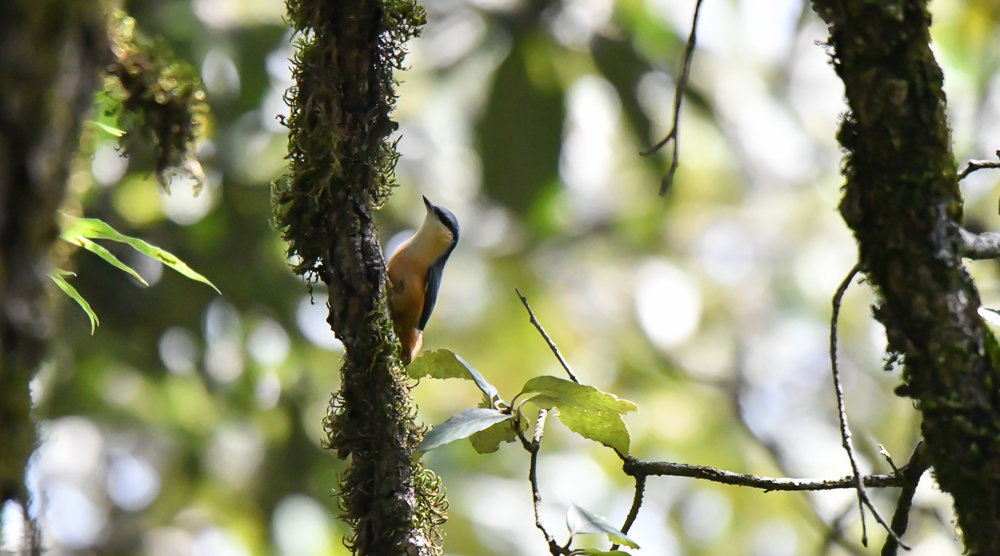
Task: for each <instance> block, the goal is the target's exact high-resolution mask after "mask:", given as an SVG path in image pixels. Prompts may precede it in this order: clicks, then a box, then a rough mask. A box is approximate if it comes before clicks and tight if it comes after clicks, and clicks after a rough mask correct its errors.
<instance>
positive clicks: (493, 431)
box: [469, 415, 528, 454]
mask: <svg viewBox="0 0 1000 556" xmlns="http://www.w3.org/2000/svg"><path fill="white" fill-rule="evenodd" d="M527 428H528V420H527V419H525V418H524V415H521V430H526V429H527ZM516 440H517V433H516V432H514V420H513V419H510V420H508V421H501V422H499V423H496V424H494V425H491V426H490V428H488V429H485V430H481V431H479V432H477V433H475V434H473V435H472V436H470V437H469V442H471V443H472V447H473V448H474V449H475V450H476V452H478V453H480V454H492V453H493V452H496V451H497V450H499V449H500V443H501V442H514V441H516Z"/></svg>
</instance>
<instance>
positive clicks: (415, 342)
mask: <svg viewBox="0 0 1000 556" xmlns="http://www.w3.org/2000/svg"><path fill="white" fill-rule="evenodd" d="M412 263H413V261H411V260H410V258H409V256H408V254H407V253H406V250H405V249H402V248H401V249H400V250H399V251H397V252H396V255H395V256H394V257H393V258H392V260H390V261H389V268H388V269H387V270H388V275H389V314H390V315H391V316H392V323H393V331H394V332H395V333H396V337H397V338H399V341H400V343H401V344H402V345H403V350H402V358H403V364H404V365H407V364H409V363H410V360H411V359H412V358H413V357H414V356H415V355H416V354H417V352H419V351H420V345H421V344H422V343H423V333H422V332H421V331H420V330H417V324H418V323H419V322H420V314H421V313H422V312H423V310H424V288H426V283H425V282H426V279H427V276H426V267H423V266H422V265H414V264H412ZM419 268H423V269H424V272H423V273H420V272H414V271H415V270H417V269H419Z"/></svg>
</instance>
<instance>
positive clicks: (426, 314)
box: [417, 249, 451, 330]
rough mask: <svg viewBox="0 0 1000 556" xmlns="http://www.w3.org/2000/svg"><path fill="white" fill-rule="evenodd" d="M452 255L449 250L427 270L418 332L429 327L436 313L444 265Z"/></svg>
mask: <svg viewBox="0 0 1000 556" xmlns="http://www.w3.org/2000/svg"><path fill="white" fill-rule="evenodd" d="M449 255H451V249H449V250H448V251H447V252H446V253H445V254H444V255H441V256H440V257H438V259H437V260H436V261H434V263H433V264H431V266H430V268H428V269H427V285H426V286H425V287H424V310H423V311H422V312H421V313H420V322H419V323H418V324H417V329H418V330H423V329H424V327H425V326H427V321H428V320H430V318H431V313H432V312H433V311H434V304H435V303H436V302H437V296H438V289H439V288H440V287H441V274H442V273H443V272H444V263H446V262H448V256H449Z"/></svg>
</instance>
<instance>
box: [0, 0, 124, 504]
mask: <svg viewBox="0 0 1000 556" xmlns="http://www.w3.org/2000/svg"><path fill="white" fill-rule="evenodd" d="M0 11H2V13H3V15H2V17H0V500H8V499H20V500H22V501H23V500H24V499H25V487H24V469H25V466H26V465H27V461H28V457H29V456H30V455H31V451H32V448H33V446H34V440H35V434H34V433H35V428H34V424H33V423H32V421H31V416H30V410H31V398H30V396H29V393H28V383H29V381H30V380H31V377H32V376H33V374H34V373H35V371H36V370H37V367H38V365H39V363H40V361H41V360H42V357H43V355H44V350H45V338H46V335H47V330H48V326H47V322H46V318H45V312H44V311H43V310H42V307H41V304H42V296H43V292H44V289H43V288H44V284H45V283H46V281H47V280H48V278H47V277H46V273H47V272H48V271H49V270H50V269H49V268H48V265H49V263H48V255H49V250H50V248H51V247H52V243H53V241H55V239H56V237H57V234H58V227H57V225H56V220H55V218H56V209H57V207H58V206H59V204H60V202H61V201H62V199H63V194H64V191H65V187H66V180H67V176H68V174H69V167H70V163H71V162H72V160H73V158H74V155H75V154H76V151H77V148H78V146H79V133H80V126H81V124H82V121H83V118H84V117H85V115H86V114H87V113H88V111H89V110H90V109H91V107H92V105H93V101H92V98H93V97H92V95H93V93H94V91H95V90H96V88H97V86H98V82H99V80H98V75H99V70H100V65H101V63H102V62H105V61H107V60H104V59H103V58H102V56H105V55H106V52H107V48H106V45H105V42H106V33H105V28H104V19H103V15H102V10H101V5H100V3H98V2H94V1H93V0H41V1H39V0H4V3H3V8H2V10H0Z"/></svg>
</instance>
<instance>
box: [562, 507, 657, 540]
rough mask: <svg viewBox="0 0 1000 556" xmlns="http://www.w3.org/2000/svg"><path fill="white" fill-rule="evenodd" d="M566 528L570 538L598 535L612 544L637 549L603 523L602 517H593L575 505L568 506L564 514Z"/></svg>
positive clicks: (607, 524) (608, 524) (618, 532)
mask: <svg viewBox="0 0 1000 556" xmlns="http://www.w3.org/2000/svg"><path fill="white" fill-rule="evenodd" d="M566 527H567V528H568V529H569V534H570V536H575V535H582V534H587V533H599V534H604V535H607V536H608V538H609V539H611V542H613V543H618V544H624V545H625V546H627V547H629V548H639V545H638V544H636V542H635V541H634V540H632V539H630V538H629V537H628V535H626V534H625V533H622V532H621V531H619V530H618V528H617V527H615V526H614V525H611V524H610V523H608V522H607V521H605V520H604V518H603V517H600V516H597V515H594V514H592V513H590V512H588V511H587V510H585V509H583V508H581V507H580V506H577V505H576V504H573V505H572V506H570V507H569V510H568V511H567V512H566Z"/></svg>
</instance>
